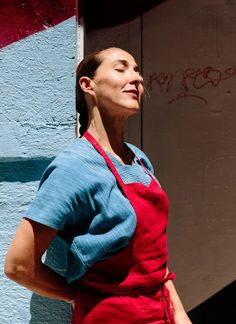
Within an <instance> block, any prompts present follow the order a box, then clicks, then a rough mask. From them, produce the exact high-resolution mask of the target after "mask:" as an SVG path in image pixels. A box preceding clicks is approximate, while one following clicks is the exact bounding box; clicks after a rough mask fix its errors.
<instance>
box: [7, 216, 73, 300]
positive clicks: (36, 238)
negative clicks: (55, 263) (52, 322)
mask: <svg viewBox="0 0 236 324" xmlns="http://www.w3.org/2000/svg"><path fill="white" fill-rule="evenodd" d="M56 233H57V231H56V230H54V229H52V228H50V227H48V226H45V225H42V224H39V223H37V222H34V221H31V220H29V219H23V220H22V222H21V223H20V225H19V227H18V230H17V232H16V234H15V236H14V238H13V240H12V243H11V245H10V247H9V249H8V252H7V256H6V260H5V274H6V276H7V277H9V278H10V279H12V280H14V281H16V282H17V283H19V284H21V285H23V286H24V287H26V288H28V289H30V290H31V291H33V292H35V293H37V294H39V295H41V296H45V297H48V298H54V299H60V300H64V301H66V302H69V303H72V302H73V301H74V299H75V297H76V291H75V288H74V287H73V286H70V285H69V284H67V283H66V281H65V279H64V278H63V277H61V276H60V275H58V274H57V273H56V272H54V271H53V270H52V269H50V268H49V267H47V266H46V265H44V264H43V263H42V261H41V258H42V255H43V254H44V252H45V251H46V249H47V248H48V246H49V244H50V243H51V241H52V240H53V238H54V237H55V235H56Z"/></svg>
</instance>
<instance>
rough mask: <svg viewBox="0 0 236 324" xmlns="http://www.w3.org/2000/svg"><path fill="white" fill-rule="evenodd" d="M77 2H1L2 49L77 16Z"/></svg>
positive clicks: (26, 0) (47, 0)
mask: <svg viewBox="0 0 236 324" xmlns="http://www.w3.org/2000/svg"><path fill="white" fill-rule="evenodd" d="M75 7H76V0H50V1H49V0H40V1H38V0H1V1H0V15H1V16H0V48H2V47H4V46H7V45H9V44H11V43H13V42H16V41H19V40H20V39H22V38H25V37H27V36H29V35H31V34H34V33H36V32H38V31H41V30H44V29H47V28H49V27H53V26H55V25H57V24H59V23H60V22H62V21H64V20H66V19H68V18H70V17H72V16H74V15H75Z"/></svg>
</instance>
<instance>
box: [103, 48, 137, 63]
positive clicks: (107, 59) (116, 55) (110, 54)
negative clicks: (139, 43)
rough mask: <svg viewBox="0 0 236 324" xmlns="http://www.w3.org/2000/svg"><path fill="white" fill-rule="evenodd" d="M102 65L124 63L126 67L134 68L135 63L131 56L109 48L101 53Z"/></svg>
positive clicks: (120, 50)
mask: <svg viewBox="0 0 236 324" xmlns="http://www.w3.org/2000/svg"><path fill="white" fill-rule="evenodd" d="M101 57H102V65H113V64H115V63H121V62H123V63H124V62H126V63H127V64H128V65H132V66H136V65H137V63H136V62H135V59H134V58H133V56H132V55H131V54H129V53H128V52H126V51H124V50H122V49H119V48H109V49H107V50H104V51H103V52H101Z"/></svg>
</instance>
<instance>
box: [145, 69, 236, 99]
mask: <svg viewBox="0 0 236 324" xmlns="http://www.w3.org/2000/svg"><path fill="white" fill-rule="evenodd" d="M235 75H236V67H234V66H232V67H228V68H226V69H220V68H216V67H213V66H206V67H203V68H186V69H178V70H176V71H175V72H152V73H150V75H149V76H148V77H147V88H148V89H149V90H150V91H154V90H157V91H159V93H166V94H168V95H169V99H168V104H172V103H174V102H175V101H177V100H182V99H186V98H192V99H196V100H201V101H202V102H203V103H204V104H206V105H207V104H208V100H207V98H206V97H205V96H203V95H201V94H200V92H199V90H201V89H203V88H206V87H213V88H217V87H219V86H220V85H221V84H222V83H223V82H225V81H226V80H229V79H231V78H233V77H234V76H235Z"/></svg>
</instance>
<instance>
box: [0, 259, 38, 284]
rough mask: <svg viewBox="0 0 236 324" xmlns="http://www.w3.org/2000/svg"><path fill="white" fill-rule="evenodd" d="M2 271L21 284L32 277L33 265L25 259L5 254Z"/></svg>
mask: <svg viewBox="0 0 236 324" xmlns="http://www.w3.org/2000/svg"><path fill="white" fill-rule="evenodd" d="M4 272H5V275H6V276H7V277H8V278H9V279H11V280H13V281H16V282H18V283H20V284H21V283H22V284H23V283H25V282H27V281H29V280H30V279H31V278H32V274H33V272H34V271H33V267H32V266H31V265H30V264H27V263H26V262H25V261H23V260H20V259H18V258H13V257H10V256H8V255H7V256H6V260H5V267H4Z"/></svg>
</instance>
